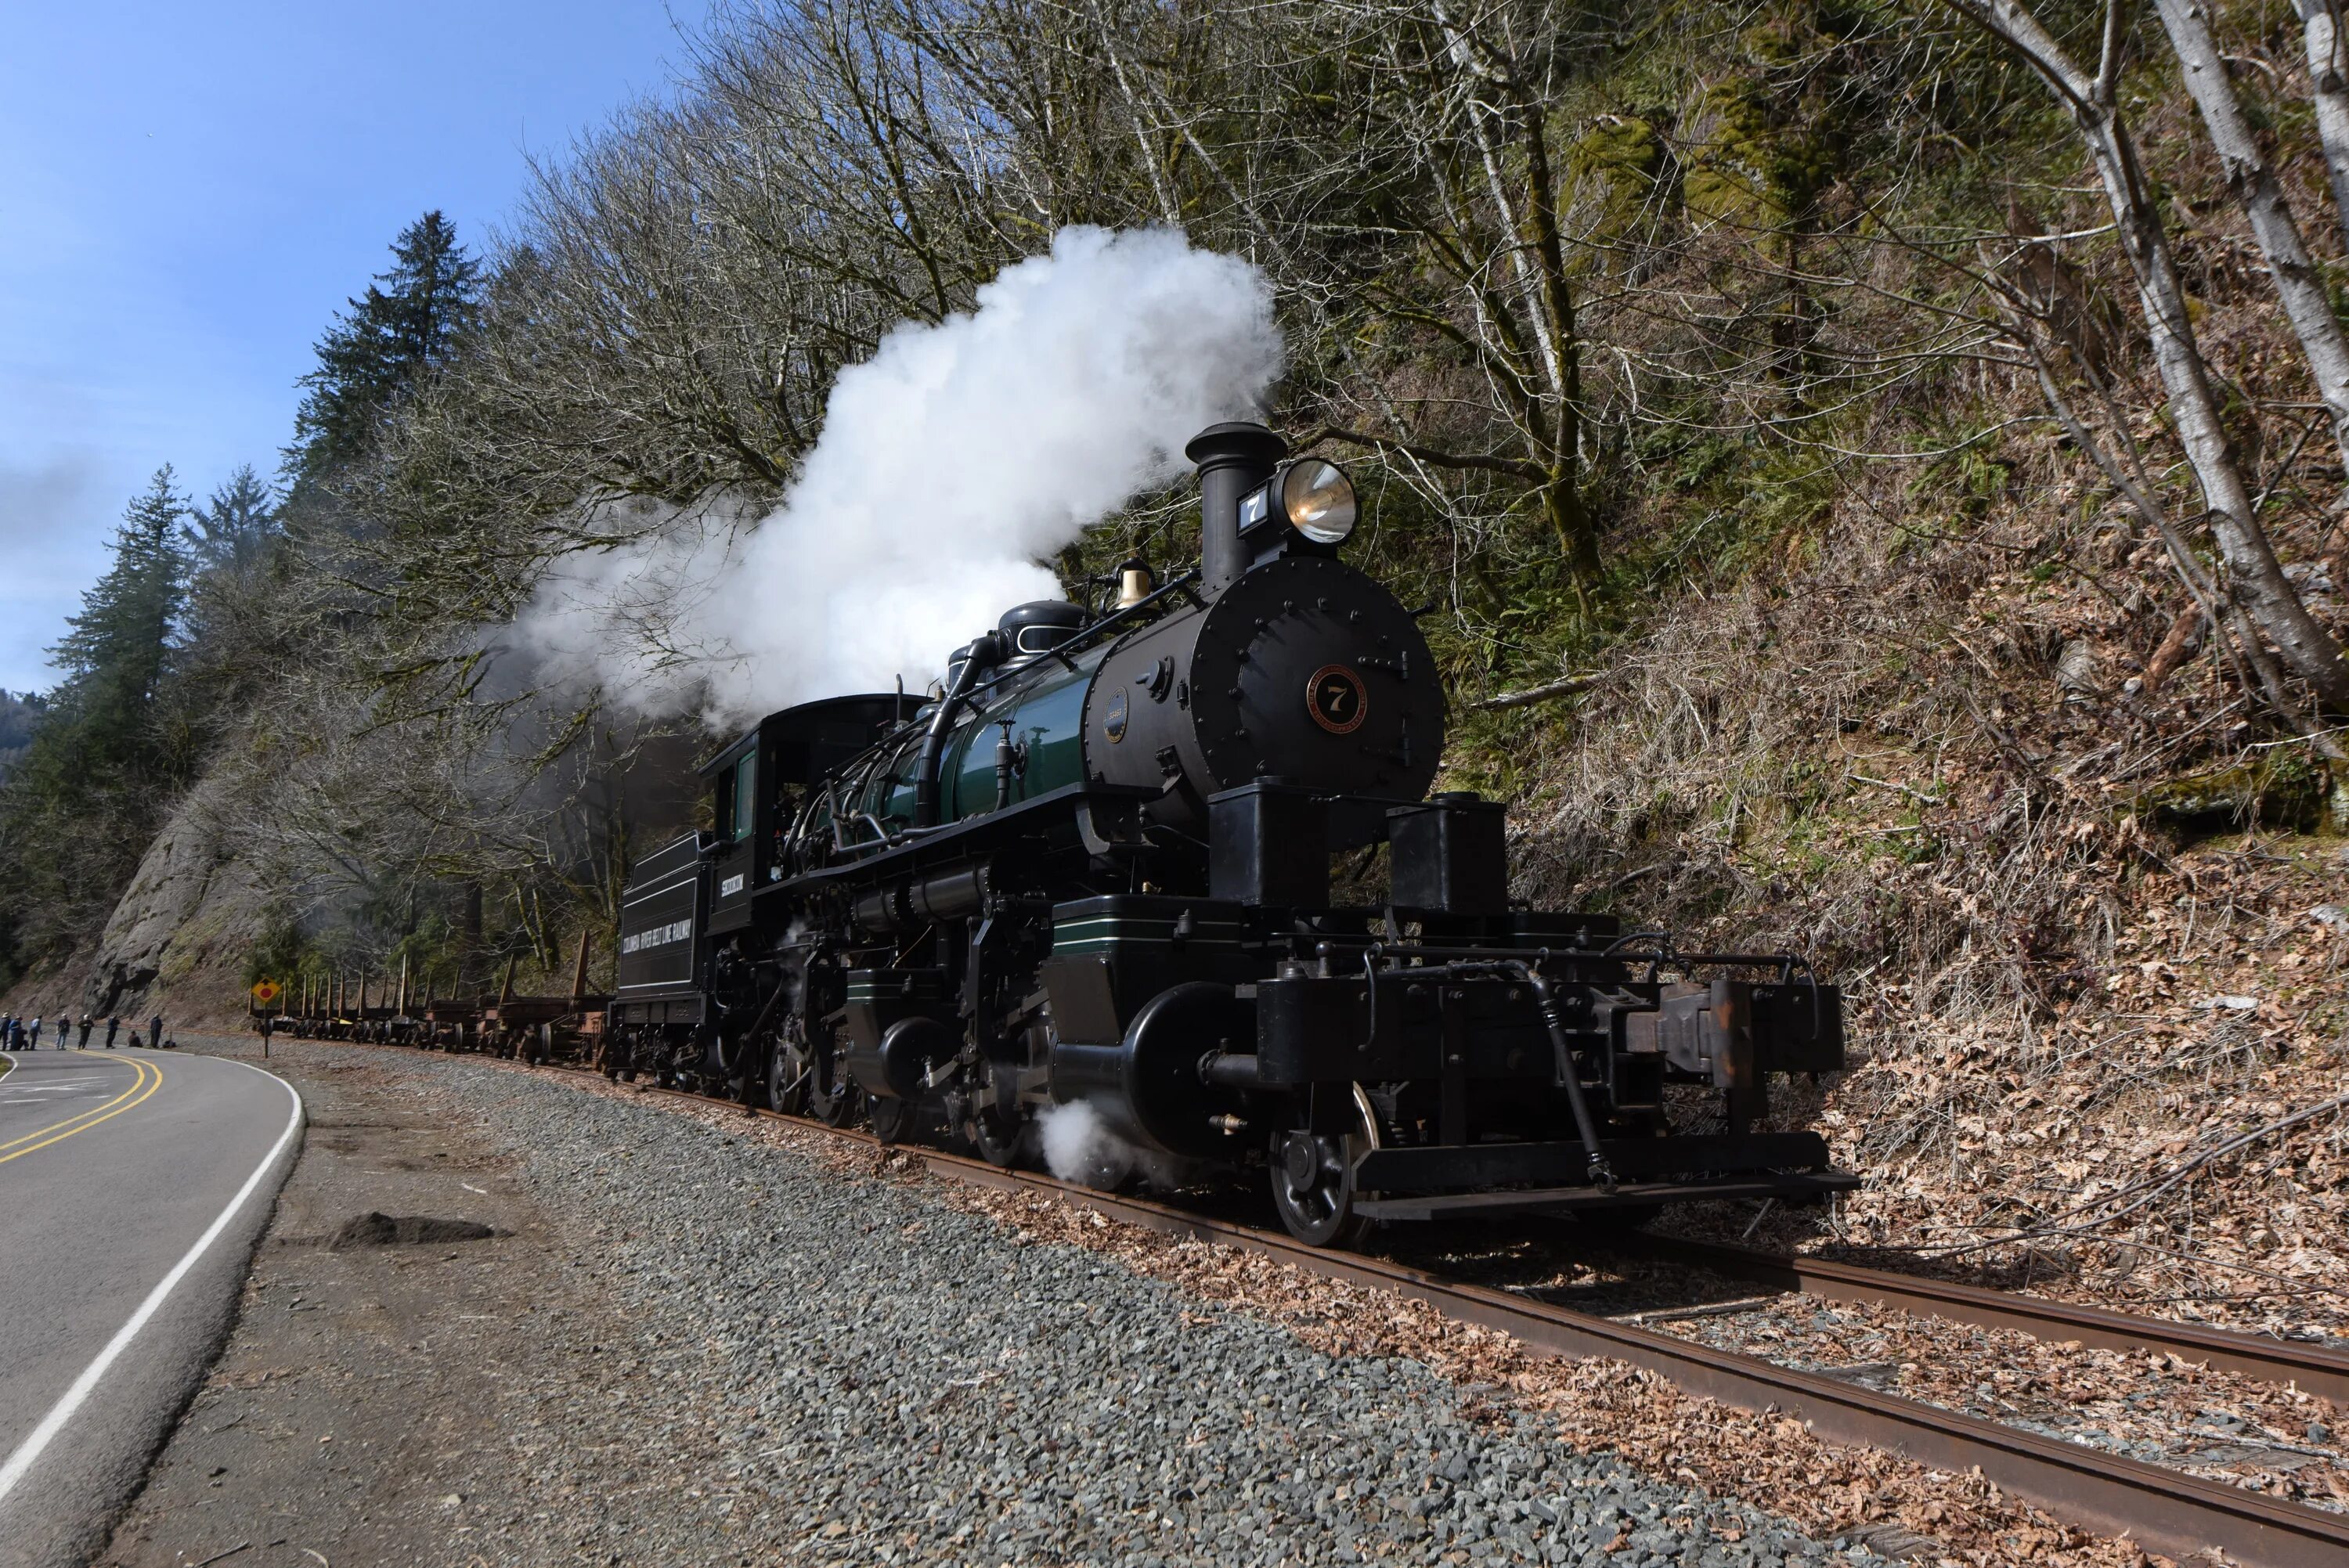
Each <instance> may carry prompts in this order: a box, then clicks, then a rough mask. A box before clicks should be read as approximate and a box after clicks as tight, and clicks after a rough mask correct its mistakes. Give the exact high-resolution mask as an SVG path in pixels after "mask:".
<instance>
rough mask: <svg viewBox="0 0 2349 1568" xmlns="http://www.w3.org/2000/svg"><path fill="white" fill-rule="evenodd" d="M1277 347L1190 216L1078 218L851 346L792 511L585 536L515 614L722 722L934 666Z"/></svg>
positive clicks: (1239, 275) (554, 661) (1250, 290)
mask: <svg viewBox="0 0 2349 1568" xmlns="http://www.w3.org/2000/svg"><path fill="white" fill-rule="evenodd" d="M1281 364H1282V347H1281V342H1280V337H1279V335H1278V331H1277V330H1276V329H1275V327H1274V325H1273V323H1272V306H1271V293H1270V290H1269V287H1268V284H1266V281H1265V279H1264V277H1263V274H1262V273H1259V272H1258V271H1257V269H1256V268H1255V267H1254V266H1252V265H1251V264H1249V263H1247V262H1245V261H1242V260H1240V259H1239V258H1237V257H1235V256H1226V255H1221V254H1217V253H1213V252H1208V251H1202V250H1197V249H1195V248H1194V247H1193V246H1192V245H1191V243H1190V242H1189V241H1188V240H1187V239H1186V238H1185V236H1184V235H1183V234H1181V233H1180V232H1176V231H1173V230H1164V229H1153V230H1141V231H1129V232H1111V231H1109V230H1105V229H1096V228H1070V229H1064V230H1062V231H1061V232H1060V234H1059V235H1058V236H1057V237H1056V238H1055V239H1054V240H1053V242H1052V249H1051V252H1050V254H1048V255H1043V256H1037V257H1031V258H1030V259H1029V260H1027V261H1025V262H1021V263H1019V264H1017V265H1015V266H1011V267H1009V268H1006V269H1005V270H1004V271H1003V272H1002V273H1000V274H999V275H998V276H997V278H996V279H995V281H994V282H992V283H990V284H988V285H987V286H986V287H984V288H982V289H980V290H979V291H978V298H977V301H976V308H975V309H973V310H972V311H970V312H969V313H968V314H963V315H955V316H952V317H949V318H948V319H947V320H946V321H944V322H941V323H939V324H937V325H934V326H930V325H905V326H901V327H899V328H897V329H896V330H895V332H892V333H891V334H890V335H888V336H887V337H885V338H884V339H883V340H882V342H881V345H880V346H879V348H878V349H877V350H876V351H875V352H874V356H873V357H872V358H871V359H869V360H867V361H866V362H864V364H862V365H859V366H854V367H853V368H851V369H848V370H845V371H843V372H842V373H841V375H840V377H839V379H838V380H837V382H835V384H834V385H833V392H832V397H831V401H830V403H829V405H828V407H827V408H826V411H825V418H824V428H823V436H822V438H820V439H819V440H818V442H817V443H816V446H815V448H814V449H813V450H812V451H811V452H810V453H809V454H808V457H807V459H806V462H805V464H804V465H803V466H802V469H801V471H800V474H799V476H798V478H797V479H796V480H795V481H794V482H793V483H792V487H791V489H790V490H789V491H788V492H787V493H786V494H785V496H784V498H783V503H782V505H781V507H780V508H778V509H777V510H776V511H773V512H772V513H771V514H770V515H769V516H767V517H766V518H764V519H763V520H761V521H758V522H757V523H756V524H755V525H750V524H749V523H748V522H747V520H746V519H744V518H742V517H740V516H736V515H730V514H728V513H727V512H726V511H725V510H724V509H723V508H719V509H714V510H711V511H706V512H703V513H700V514H697V515H693V516H683V515H678V516H672V517H664V518H657V519H655V520H653V522H654V526H653V529H652V531H649V532H647V533H646V534H645V537H643V538H641V539H640V540H638V542H635V543H631V544H628V545H626V546H622V547H619V548H617V549H614V550H610V551H603V552H595V551H590V552H577V553H574V554H573V555H571V556H567V557H565V558H564V560H563V561H562V562H559V563H558V565H557V568H556V570H555V571H554V572H553V573H550V574H549V576H548V578H547V579H546V581H545V582H544V583H543V585H542V586H541V588H540V590H539V592H538V593H537V595H536V597H535V598H534V599H533V601H532V603H531V604H530V605H529V606H528V608H527V609H526V610H525V611H524V613H523V615H522V616H521V617H520V618H519V619H518V621H517V623H516V631H517V634H518V635H519V637H520V639H521V640H522V642H523V644H524V645H527V646H529V647H530V648H532V649H533V651H534V652H535V653H537V654H538V655H540V656H541V657H542V659H543V661H545V662H546V663H547V665H550V666H551V667H552V668H553V669H554V671H555V672H557V673H558V674H563V675H568V676H573V677H574V678H578V679H582V680H594V681H598V682H600V683H602V685H603V686H604V687H605V691H606V693H607V695H609V696H614V697H616V698H617V699H618V700H621V701H623V702H626V703H628V704H630V705H632V706H635V707H639V708H642V709H644V710H646V711H649V712H662V711H676V710H678V708H679V707H683V706H684V705H686V704H687V703H689V702H691V701H692V700H694V699H695V698H696V697H697V696H698V697H699V698H700V700H701V701H703V703H704V704H705V706H706V715H707V717H708V718H709V721H710V722H711V723H713V724H718V723H721V722H739V721H740V720H742V719H744V718H748V717H755V716H757V715H760V714H763V713H766V712H768V711H771V710H772V709H774V708H778V707H787V706H789V705H790V704H792V703H794V702H801V701H805V700H807V699H809V698H812V697H817V696H833V695H835V694H838V693H843V692H850V691H872V690H886V689H888V687H889V686H890V685H891V683H892V682H893V681H894V680H895V678H896V677H897V676H901V675H902V676H905V682H906V685H907V686H908V687H910V688H918V687H919V686H922V685H923V684H924V683H926V681H927V680H929V679H930V678H931V676H933V675H935V674H936V673H937V672H938V671H940V670H941V669H942V668H943V667H944V665H945V662H946V655H947V653H948V652H949V651H950V650H951V649H952V648H954V647H955V646H956V645H957V644H960V643H962V642H964V641H966V640H967V639H968V638H969V637H971V636H974V635H976V634H978V633H979V632H982V631H985V630H987V629H988V627H990V626H992V625H993V624H995V619H996V617H997V616H998V615H999V614H1001V613H1002V612H1003V611H1004V610H1005V609H1006V608H1008V607H1009V606H1010V605H1012V604H1015V603H1020V602H1021V601H1023V600H1028V599H1040V598H1052V597H1056V596H1057V595H1058V594H1059V593H1060V587H1059V584H1058V583H1057V581H1056V580H1055V578H1054V577H1053V574H1052V573H1050V571H1049V570H1047V569H1046V568H1045V567H1043V566H1041V565H1040V564H1038V562H1039V558H1040V557H1043V556H1048V555H1050V553H1051V552H1054V551H1057V550H1059V549H1060V548H1061V546H1063V545H1065V544H1067V543H1069V542H1071V541H1072V540H1074V539H1075V538H1076V537H1077V536H1078V534H1079V533H1080V532H1081V531H1083V529H1084V528H1085V527H1086V526H1087V525H1088V524H1090V523H1092V522H1094V521H1099V520H1100V519H1101V518H1102V516H1103V515H1105V514H1106V513H1108V512H1109V511H1112V509H1114V508H1115V507H1117V506H1119V505H1120V504H1122V503H1123V502H1125V501H1126V500H1130V499H1131V498H1132V497H1133V496H1134V495H1135V494H1137V493H1138V492H1140V491H1142V490H1145V489H1148V488H1151V487H1153V486H1156V485H1161V484H1164V483H1167V482H1169V481H1170V480H1173V479H1174V478H1175V477H1176V476H1177V475H1178V474H1180V472H1181V471H1182V469H1183V458H1182V449H1183V443H1184V442H1185V441H1186V440H1188V439H1189V438H1191V437H1192V436H1193V435H1195V434H1196V433H1197V432H1198V431H1199V430H1200V429H1201V428H1204V427H1206V426H1207V425H1210V424H1213V423H1215V422H1216V421H1217V420H1219V419H1228V418H1245V417H1247V416H1249V415H1251V414H1253V413H1255V412H1256V411H1257V410H1258V409H1259V408H1260V407H1261V406H1262V404H1263V400H1264V397H1265V394H1266V392H1267V390H1268V388H1269V387H1270V386H1271V385H1272V382H1273V381H1274V379H1275V378H1276V377H1278V375H1279V374H1280V370H1281ZM643 522H644V520H641V519H640V520H638V521H637V528H636V530H632V531H642V529H643Z"/></svg>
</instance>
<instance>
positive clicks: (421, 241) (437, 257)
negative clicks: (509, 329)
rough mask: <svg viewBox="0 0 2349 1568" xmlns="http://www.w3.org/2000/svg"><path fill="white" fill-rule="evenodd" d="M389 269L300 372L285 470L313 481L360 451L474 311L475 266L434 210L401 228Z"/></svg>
mask: <svg viewBox="0 0 2349 1568" xmlns="http://www.w3.org/2000/svg"><path fill="white" fill-rule="evenodd" d="M391 253H392V267H391V270H390V271H389V272H388V273H380V274H378V276H377V278H376V281H375V283H373V284H369V285H368V286H367V293H366V294H365V295H363V296H362V297H360V298H358V299H355V300H352V301H350V302H349V303H350V309H349V311H348V312H347V314H345V315H340V316H337V317H336V321H335V325H334V326H333V327H332V328H330V329H329V330H328V331H327V333H326V336H325V338H323V339H322V340H320V342H319V344H318V367H317V368H316V370H313V371H311V372H310V374H308V375H307V376H305V377H302V386H303V387H304V388H305V391H304V394H303V397H302V407H301V408H300V409H299V410H298V411H297V412H296V413H295V417H294V445H293V446H292V447H291V448H289V449H287V451H286V453H285V467H286V471H287V473H288V474H289V475H291V476H292V477H293V478H294V480H295V482H296V484H297V485H299V484H302V483H315V482H316V481H317V480H321V479H323V478H325V477H326V476H327V475H329V474H331V473H332V472H333V471H334V470H335V469H336V468H337V467H339V466H340V465H342V464H344V463H347V462H350V461H353V460H355V459H357V458H359V457H360V456H362V455H363V454H365V453H366V452H367V449H368V448H369V446H370V445H371V444H372V442H373V440H374V438H375V433H376V429H377V427H378V423H379V422H380V421H381V419H382V418H383V417H384V415H385V414H386V413H388V411H389V410H390V409H391V408H392V407H393V406H394V405H396V404H397V403H398V400H399V398H400V397H402V395H404V394H405V393H406V392H407V391H408V390H409V388H410V387H414V386H415V385H416V384H417V383H418V381H419V380H420V379H421V378H423V377H426V376H428V375H429V374H430V373H431V372H433V371H434V370H437V369H438V368H440V366H442V365H444V364H446V363H447V362H448V360H449V357H450V356H451V355H452V354H454V353H455V352H456V351H457V349H458V348H459V347H460V346H461V345H462V344H463V342H464V340H465V337H466V335H467V334H468V333H469V332H471V329H472V327H473V325H474V322H475V320H476V318H477V316H478V315H479V312H480V298H481V264H480V263H478V262H476V261H475V260H474V259H473V258H472V257H471V256H470V255H468V254H467V253H466V252H465V250H464V247H462V246H461V245H460V244H458V243H457V231H456V229H455V228H454V227H453V226H452V225H451V224H450V222H449V220H448V219H446V218H444V217H442V216H441V215H440V213H439V212H438V211H431V212H427V213H425V214H424V216H423V217H421V218H419V219H418V220H417V221H416V222H413V223H410V224H409V226H408V227H407V228H405V229H403V230H401V231H400V232H399V238H398V240H397V241H395V242H393V244H392V247H391Z"/></svg>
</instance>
